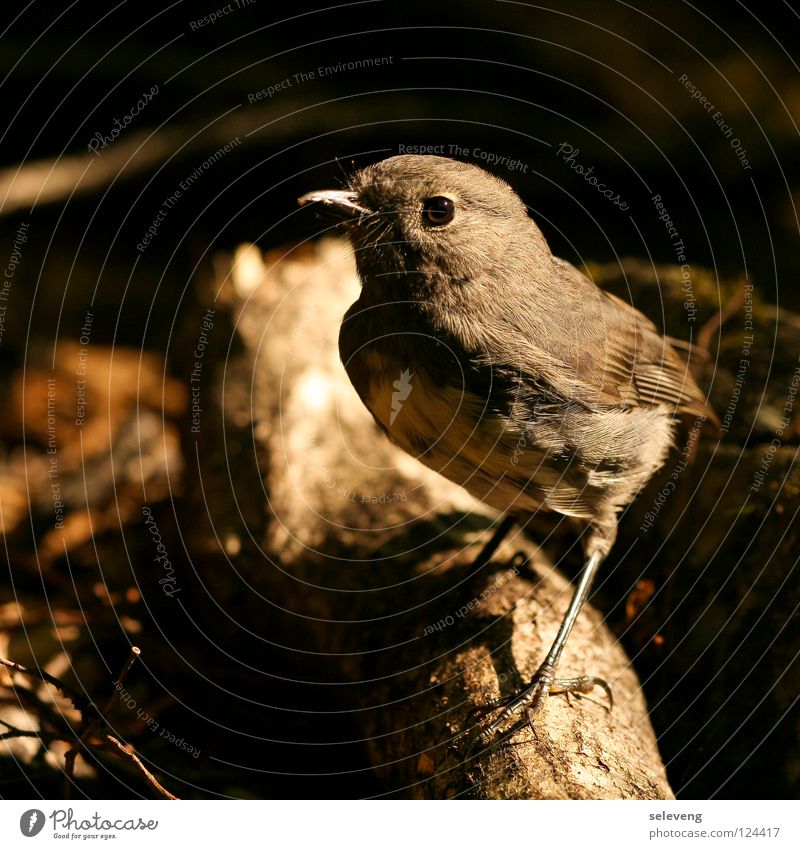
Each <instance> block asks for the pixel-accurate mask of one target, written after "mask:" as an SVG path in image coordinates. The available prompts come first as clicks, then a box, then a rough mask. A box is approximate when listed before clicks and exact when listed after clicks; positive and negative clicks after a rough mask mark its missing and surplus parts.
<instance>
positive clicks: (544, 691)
mask: <svg viewBox="0 0 800 849" xmlns="http://www.w3.org/2000/svg"><path fill="white" fill-rule="evenodd" d="M595 687H602V689H603V690H605V692H606V695H607V696H608V703H609V704H608V710H609V711H610V710H611V709H612V708H613V706H614V696H613V694H612V692H611V687H610V686H609V685H608V683H607V682H606V681H604V680H603V679H602V678H595V677H593V676H589V675H582V676H581V677H579V678H556V677H555V670H554V669H553V668H552V667H551V666H549V665H548V664H546V663H545V664H542V665H541V666H540V667H539V670H538V671H537V672H536V674H535V675H534V676H533V679H532V681H531V683H530V684H529V685H528V686H527V687H525V689H523V690H522V691H521V692H519V693H514V694H512V695H510V696H504V697H501V698H499V699H493V700H492V701H490V702H488V703H487V704H485V705H483V706H482V707H481V709H482V710H488V711H492V710H497V709H501V712H500V715H499V716H498V717H497V718H496V719H495V720H494V721H493V722H490V723H489V725H487V726H486V728H484V729H483V731H482V732H481V734H480V738H479V739H480V741H482V742H483V744H484V745H486V744H489V743H491V742H492V741H493V739H494V737H495V735H496V734H497V733H498V732H499V731H501V730H502V729H503V728H505V727H506V726H507V724H508V722H509V721H510V720H512V719H516V721H515V723H514V724H513V726H512V727H511V730H510V732H509V733H510V734H513V733H515V732H516V731H519V730H520V729H521V728H523V727H524V726H525V725H526V724H529V725H530V727H531V728H532V729H533V722H534V719H535V718H536V716H537V715H538V714H539V713H540V712H541V710H542V708H543V707H544V703H545V701H546V700H547V697H548V696H550V695H556V694H558V693H565V694H567V696H569V694H570V693H572V694H574V695H576V696H579V697H581V696H586V695H588V694H589V693H591V692H592V690H594V688H595ZM520 717H522V719H520Z"/></svg>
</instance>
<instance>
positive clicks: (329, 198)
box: [297, 189, 369, 218]
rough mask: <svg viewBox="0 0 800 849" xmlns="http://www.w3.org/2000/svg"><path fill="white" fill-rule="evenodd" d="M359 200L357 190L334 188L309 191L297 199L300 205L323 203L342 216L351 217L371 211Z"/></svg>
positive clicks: (328, 208) (326, 207)
mask: <svg viewBox="0 0 800 849" xmlns="http://www.w3.org/2000/svg"><path fill="white" fill-rule="evenodd" d="M357 201H358V195H357V194H356V193H355V192H343V191H335V190H333V189H329V190H327V191H321V192H309V193H308V194H307V195H303V197H301V198H298V199H297V202H298V203H299V204H300V206H305V205H306V204H307V203H321V204H322V205H323V206H324V208H325V209H326V210H330V211H331V212H333V213H335V214H336V215H337V216H338V217H340V218H351V217H352V216H354V215H363V214H364V213H365V212H369V210H368V209H367V208H366V207H365V206H361V204H359V203H358V202H357Z"/></svg>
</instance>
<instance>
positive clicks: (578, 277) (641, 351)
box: [526, 259, 716, 420]
mask: <svg viewBox="0 0 800 849" xmlns="http://www.w3.org/2000/svg"><path fill="white" fill-rule="evenodd" d="M554 269H555V271H556V274H557V277H558V279H557V280H556V281H555V282H556V285H558V286H559V290H560V294H561V295H563V296H564V297H560V298H559V302H560V303H569V305H570V309H569V310H566V311H564V310H563V309H562V311H561V315H560V316H558V317H553V320H554V321H556V320H557V321H558V322H559V333H558V334H554V333H551V334H548V335H547V339H548V340H551V341H548V342H547V343H545V342H543V341H542V339H543V336H544V335H543V334H542V336H541V337H540V338H539V339H537V340H535V341H534V342H533V344H532V346H531V349H535V353H534V350H529V352H528V353H529V354H531V355H532V356H533V358H534V359H535V360H536V361H537V370H538V373H539V374H541V375H542V377H543V378H544V379H545V380H546V381H547V382H548V383H550V384H552V385H556V386H562V387H565V388H567V389H568V390H569V395H570V397H571V398H573V399H574V400H576V401H579V402H581V403H584V404H586V405H587V406H590V407H592V406H602V407H608V406H611V407H637V406H656V405H660V404H665V405H668V406H670V407H672V408H674V409H675V411H676V412H677V413H689V414H693V415H698V416H706V417H708V418H709V419H711V420H716V417H715V415H714V413H713V411H712V410H711V409H710V407H709V406H708V404H707V403H706V400H705V396H704V395H703V393H702V392H701V390H700V388H699V387H698V386H697V384H696V383H695V381H694V378H693V377H692V375H691V373H690V371H689V367H688V364H687V363H686V362H684V360H683V359H681V357H680V356H679V355H678V354H677V353H676V352H675V350H674V349H673V348H672V347H671V346H670V344H669V343H668V342H667V340H666V339H664V337H663V336H661V334H660V333H659V332H658V330H657V329H656V326H655V325H654V324H653V323H652V322H651V321H650V320H649V319H648V318H646V317H645V316H644V315H643V314H642V313H640V312H639V311H638V310H637V309H634V307H632V306H631V305H630V304H627V303H625V302H624V301H622V300H620V299H619V298H617V297H616V296H615V295H612V294H610V293H608V292H605V291H603V290H602V289H600V288H598V287H597V286H596V285H595V284H594V283H593V282H592V281H591V280H589V279H588V278H587V277H586V276H585V275H583V274H582V273H581V272H580V271H578V269H577V268H575V267H574V266H573V265H571V264H570V263H568V262H566V261H565V260H561V259H555V261H554ZM529 338H530V337H529ZM526 359H527V357H526Z"/></svg>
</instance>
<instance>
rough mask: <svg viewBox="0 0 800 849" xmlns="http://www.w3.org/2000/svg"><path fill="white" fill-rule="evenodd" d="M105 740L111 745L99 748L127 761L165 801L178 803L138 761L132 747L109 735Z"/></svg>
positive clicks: (176, 797) (177, 799) (103, 745)
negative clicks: (115, 753) (114, 753)
mask: <svg viewBox="0 0 800 849" xmlns="http://www.w3.org/2000/svg"><path fill="white" fill-rule="evenodd" d="M106 740H108V741H109V743H110V744H111V745H110V746H109V745H108V744H101V745H100V748H102V749H106V750H108V751H111V752H118V753H119V754H120V755H121V756H122V757H123V758H125V759H127V760H129V761H130V762H131V763H132V764H133V765H134V766H135V767H136V769H137V770H139V772H140V773H141V775H142V776H143V778H144V779H145V781H147V783H148V784H149V785H150V786H151V787H152V788H153V789H154V790H156V791H157V792H158V793H160V794H161V795H162V796H163V797H164V798H165V799H172V800H175V801H179V800H180V797H178V796H173V794H172V793H170V792H169V790H167V788H166V787H164V786H163V785H162V784H160V783H159V782H158V780H157V779H156V777H155V776H154V775H153V773H152V772H150V770H149V769H148V768H147V767H146V766H145V765H144V764H143V763H142V761H141V760H140V759H139V756H138V755H137V754H136V752H135V751H134V750H133V747H132V746H131V745H130V744H129V743H122V742H120V741H119V740H117V738H116V737H112V736H111V734H106Z"/></svg>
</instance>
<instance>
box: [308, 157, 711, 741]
mask: <svg viewBox="0 0 800 849" xmlns="http://www.w3.org/2000/svg"><path fill="white" fill-rule="evenodd" d="M311 202H316V203H319V204H323V205H324V206H325V207H327V208H328V209H329V210H331V211H332V212H334V213H335V214H337V215H338V216H339V217H340V218H341V220H343V221H344V222H345V223H346V224H347V227H348V230H349V234H350V237H351V240H352V242H353V246H354V249H355V256H356V262H357V266H358V272H359V276H360V278H361V282H362V284H363V285H362V289H361V295H360V297H359V299H358V300H357V301H356V302H355V303H354V304H353V305H352V306H351V307H350V309H349V310H348V311H347V314H346V315H345V317H344V320H343V322H342V327H341V330H340V333H339V350H340V353H341V357H342V361H343V363H344V366H345V368H346V370H347V373H348V375H349V377H350V380H351V381H352V383H353V385H354V386H355V389H356V391H357V392H358V394H359V396H360V397H361V400H362V401H363V402H364V404H365V405H366V407H367V408H368V409H369V411H370V412H371V413H372V415H373V417H374V418H375V421H376V422H377V423H378V425H379V426H380V427H381V428H382V429H383V430H384V431H385V433H386V434H387V436H388V437H389V439H391V440H392V441H393V442H395V443H396V444H397V445H399V446H400V447H401V448H403V449H405V450H406V451H407V452H408V453H409V454H411V455H412V456H414V457H416V458H417V459H418V460H420V461H421V462H423V463H424V464H425V465H427V466H429V467H430V468H432V469H434V470H436V471H437V472H440V473H441V474H442V475H444V476H445V477H447V478H449V479H450V480H451V481H454V482H455V483H457V484H459V485H461V486H463V487H464V488H465V489H467V490H468V491H469V492H470V493H472V495H474V496H476V497H477V498H479V499H481V500H483V501H484V502H486V503H487V504H489V505H491V506H492V507H495V508H496V509H498V510H499V511H501V512H502V513H505V514H506V519H505V520H504V521H503V522H502V523H501V524H500V526H499V528H498V530H497V531H496V533H495V535H494V537H493V538H492V539H491V540H490V541H489V543H488V544H487V546H486V548H485V549H484V551H483V552H482V554H481V556H480V557H479V562H480V563H485V562H486V561H487V560H488V559H489V558H490V557H491V556H492V554H493V553H494V551H495V550H496V548H497V546H498V545H499V544H500V542H501V541H502V538H503V537H504V536H505V535H506V534H507V533H508V531H509V530H510V528H511V526H512V524H513V522H514V521H515V520H516V519H517V518H523V519H524V518H525V517H527V516H529V515H530V514H531V513H532V512H534V511H536V510H539V509H547V510H553V511H556V512H558V513H562V514H565V515H567V516H571V517H574V518H575V519H576V520H577V521H578V522H579V523H580V524H581V527H582V534H581V540H582V543H583V548H584V553H585V557H586V560H585V565H584V568H583V570H582V572H581V575H580V579H579V581H578V585H577V588H576V591H575V595H574V597H573V599H572V602H571V603H570V606H569V609H568V611H567V613H566V615H565V617H564V620H563V622H562V625H561V628H560V630H559V632H558V635H557V637H556V639H555V641H554V643H553V645H552V647H551V649H550V651H549V652H548V654H547V656H546V657H545V659H544V661H543V662H542V664H541V666H540V667H539V669H538V671H537V673H536V675H535V676H534V677H533V680H532V681H531V683H530V684H529V685H528V686H527V687H525V688H524V689H523V690H522V692H521V693H519V694H516V695H514V696H513V697H511V698H508V699H504V700H502V701H501V700H498V701H497V702H496V703H494V706H495V707H503V708H504V710H502V712H501V713H500V715H499V716H498V717H497V719H496V720H495V721H494V722H492V723H491V724H490V725H489V726H488V728H487V729H486V731H485V734H486V735H488V736H491V735H492V734H494V733H495V732H496V731H498V730H499V729H500V728H502V727H503V725H504V724H505V723H506V722H507V721H508V720H509V719H511V718H512V717H514V716H515V715H517V714H519V713H520V712H522V711H523V710H527V713H528V717H529V719H531V718H532V717H533V715H534V714H535V713H536V712H537V711H538V710H539V709H540V708H541V706H542V705H543V703H544V701H545V697H546V696H547V695H548V694H549V693H551V692H565V691H566V692H570V691H571V692H582V693H586V692H589V691H590V690H591V689H592V687H593V686H594V685H596V684H599V685H601V686H604V687H605V688H606V690H607V691H608V693H609V696H610V690H608V686H607V685H606V684H605V682H603V681H602V680H600V679H598V678H593V677H586V676H584V677H579V678H569V679H557V678H556V677H555V671H556V667H557V665H558V662H559V658H560V656H561V652H562V650H563V648H564V645H565V643H566V641H567V638H568V637H569V634H570V631H571V630H572V627H573V625H574V623H575V620H576V618H577V616H578V613H579V611H580V609H581V607H582V605H583V603H584V602H585V600H586V598H587V596H588V594H589V590H590V588H591V585H592V581H593V579H594V577H595V574H596V572H597V568H598V566H599V565H600V563H601V561H602V560H603V558H604V557H605V556H606V555H607V554H608V552H609V550H610V549H611V546H612V545H613V543H614V539H615V537H616V532H617V516H618V514H619V512H620V511H621V510H622V508H624V507H625V506H626V505H627V504H628V503H630V502H631V501H632V500H633V499H634V498H635V496H636V494H637V493H638V492H639V490H640V489H641V488H642V487H643V486H644V485H645V484H646V483H647V481H648V480H649V478H650V477H651V476H652V475H653V474H654V472H656V471H657V470H658V469H659V468H660V466H661V465H662V464H663V463H664V461H665V459H666V456H667V453H668V451H669V449H670V447H671V445H672V440H673V429H674V424H675V421H676V418H677V417H678V416H681V415H684V414H687V415H691V416H696V417H698V418H699V419H702V420H705V419H709V420H711V421H716V417H715V416H714V413H713V412H712V411H711V409H710V408H709V406H708V405H707V403H706V400H705V398H704V395H703V393H702V392H701V391H700V389H699V388H698V387H697V385H696V383H695V382H694V380H693V379H692V376H691V375H690V373H689V371H688V368H687V365H686V363H685V362H684V361H683V360H682V359H681V358H680V357H679V356H678V355H677V354H676V353H675V351H674V350H673V349H672V347H671V346H670V344H669V343H668V342H667V341H666V340H665V339H664V338H663V337H662V336H661V334H660V333H659V332H658V330H657V329H656V327H655V326H654V325H653V324H652V323H651V322H650V321H649V320H648V319H647V318H645V316H643V315H642V314H641V313H640V312H638V311H637V310H635V309H633V307H631V306H629V305H628V304H626V303H625V302H623V301H621V300H620V299H618V298H616V297H615V296H614V295H611V294H609V293H607V292H604V291H603V290H602V289H599V288H598V287H597V286H596V285H595V284H594V283H593V282H592V281H591V280H589V279H588V278H587V277H585V276H584V275H583V274H582V273H581V272H580V271H578V270H577V269H576V268H574V267H573V266H572V265H570V263H568V262H566V261H565V260H563V259H558V258H557V257H554V256H553V255H552V254H551V252H550V249H549V248H548V246H547V243H546V242H545V239H544V237H543V235H542V233H541V232H540V230H539V228H538V227H537V226H536V224H535V223H534V222H533V220H532V219H531V218H530V217H529V216H528V214H527V210H526V208H525V206H524V204H523V203H522V201H521V200H520V199H519V197H518V196H517V195H516V194H515V192H514V191H513V190H512V189H511V188H510V187H509V186H508V185H507V184H506V183H504V182H503V181H502V180H500V179H498V178H497V177H494V176H492V175H491V174H489V173H487V172H486V171H483V170H482V169H481V168H478V167H476V166H474V165H469V164H466V163H463V162H457V161H454V160H451V159H445V158H442V157H436V156H396V157H392V158H391V159H386V160H384V161H382V162H378V163H377V164H375V165H370V166H368V167H366V168H364V169H363V170H361V171H359V172H358V173H356V174H355V176H354V177H353V178H352V180H351V181H350V184H349V185H348V187H347V188H346V189H345V190H342V191H320V192H311V193H310V194H307V195H304V196H303V197H302V198H300V203H301V204H305V203H311Z"/></svg>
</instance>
